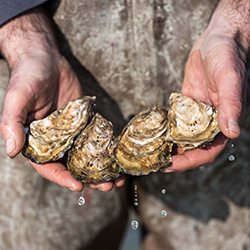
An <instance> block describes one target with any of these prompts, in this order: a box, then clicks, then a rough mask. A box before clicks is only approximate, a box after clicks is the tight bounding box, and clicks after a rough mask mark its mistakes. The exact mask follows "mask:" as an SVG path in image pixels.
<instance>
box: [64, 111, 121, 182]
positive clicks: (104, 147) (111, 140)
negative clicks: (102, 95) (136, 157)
mask: <svg viewBox="0 0 250 250" xmlns="http://www.w3.org/2000/svg"><path fill="white" fill-rule="evenodd" d="M114 147H115V137H114V133H113V126H112V124H111V123H110V122H108V121H107V120H106V119H105V118H103V117H102V116H101V115H100V114H98V113H96V114H95V116H94V117H93V119H92V121H91V123H90V124H89V125H88V126H87V127H86V128H85V129H84V130H83V131H82V132H81V134H80V135H79V136H78V137H77V138H76V140H75V142H74V145H73V147H72V149H71V150H70V151H69V158H68V162H67V166H68V170H69V172H70V173H71V175H72V177H73V178H74V179H76V180H78V181H81V182H84V183H95V182H101V181H110V180H113V179H116V178H118V177H119V176H120V175H122V174H123V171H122V170H121V168H120V167H119V166H118V165H117V164H116V161H115V158H114V155H113V150H114Z"/></svg>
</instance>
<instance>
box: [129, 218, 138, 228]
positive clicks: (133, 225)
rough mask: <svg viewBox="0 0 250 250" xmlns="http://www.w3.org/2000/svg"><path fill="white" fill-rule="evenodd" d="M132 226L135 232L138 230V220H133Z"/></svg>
mask: <svg viewBox="0 0 250 250" xmlns="http://www.w3.org/2000/svg"><path fill="white" fill-rule="evenodd" d="M130 225H131V228H132V229H133V230H136V229H138V227H139V223H138V221H137V220H132V221H131V224H130Z"/></svg>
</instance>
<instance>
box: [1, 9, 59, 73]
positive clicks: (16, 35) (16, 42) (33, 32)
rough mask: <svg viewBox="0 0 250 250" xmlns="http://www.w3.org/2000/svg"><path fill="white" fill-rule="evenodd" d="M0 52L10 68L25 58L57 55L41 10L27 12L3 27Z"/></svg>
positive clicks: (50, 32) (46, 20)
mask: <svg viewBox="0 0 250 250" xmlns="http://www.w3.org/2000/svg"><path fill="white" fill-rule="evenodd" d="M0 50H1V53H2V54H3V56H4V57H5V59H6V60H7V62H8V64H9V67H10V68H13V67H14V66H15V65H16V64H17V63H18V62H19V61H20V60H21V59H23V58H25V57H29V56H44V55H47V54H50V53H51V52H54V54H57V53H58V49H57V45H56V42H55V38H54V35H53V32H52V30H51V28H50V23H49V20H48V18H47V16H46V14H45V13H44V12H43V10H42V8H40V7H37V8H34V9H32V10H29V11H27V12H25V13H23V14H22V15H19V16H17V17H16V18H14V19H12V20H10V21H9V22H7V23H6V24H4V25H3V26H2V27H1V28H0ZM53 50H54V51H53Z"/></svg>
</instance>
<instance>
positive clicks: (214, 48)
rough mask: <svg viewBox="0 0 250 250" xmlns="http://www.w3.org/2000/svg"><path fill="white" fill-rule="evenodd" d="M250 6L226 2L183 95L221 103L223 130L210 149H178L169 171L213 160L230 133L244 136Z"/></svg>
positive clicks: (197, 51)
mask: <svg viewBox="0 0 250 250" xmlns="http://www.w3.org/2000/svg"><path fill="white" fill-rule="evenodd" d="M236 2H237V3H236ZM249 10H250V3H249V1H246V0H241V1H230V0H222V1H220V3H219V5H218V7H217V9H216V10H215V12H214V14H213V16H212V19H211V21H210V23H209V26H208V27H207V29H206V31H205V32H204V34H203V35H202V36H201V37H200V38H199V39H198V40H197V41H196V43H195V44H194V46H193V48H192V50H191V52H190V55H189V57H188V60H187V63H186V68H185V77H184V82H183V86H182V94H184V95H186V96H189V97H192V98H194V99H198V100H201V101H204V102H206V103H209V104H211V105H213V106H215V107H217V109H218V122H219V126H220V129H221V131H222V133H223V135H222V134H221V135H220V136H219V137H218V138H217V139H216V140H215V141H214V143H213V144H212V145H209V146H207V147H205V148H204V149H196V150H193V151H187V152H183V151H182V150H181V149H179V148H178V149H177V154H176V155H175V156H173V164H172V165H171V166H170V167H168V168H166V169H164V170H163V172H170V171H171V170H173V171H177V172H182V171H185V170H187V169H191V168H196V167H199V166H202V165H205V164H209V163H212V162H213V161H214V160H215V159H216V157H217V156H218V155H219V154H220V152H221V151H222V150H223V149H224V147H225V146H226V143H227V141H228V138H231V139H234V138H237V137H238V136H240V126H239V124H240V121H241V118H242V115H243V111H244V103H245V91H246V85H247V84H246V61H247V57H248V55H247V54H248V50H249V44H250V37H249V35H250V21H249V17H248V15H249Z"/></svg>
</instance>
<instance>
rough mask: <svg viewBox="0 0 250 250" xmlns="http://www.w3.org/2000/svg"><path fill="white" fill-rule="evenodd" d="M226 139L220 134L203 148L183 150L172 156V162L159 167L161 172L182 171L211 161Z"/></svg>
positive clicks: (223, 145) (219, 151)
mask: <svg viewBox="0 0 250 250" xmlns="http://www.w3.org/2000/svg"><path fill="white" fill-rule="evenodd" d="M227 142H228V139H227V138H226V137H225V136H224V135H222V134H220V135H219V136H218V138H217V139H216V140H215V141H214V142H213V144H211V145H208V146H206V147H205V148H198V149H195V150H191V151H185V152H184V153H183V154H177V155H174V156H172V164H171V165H170V166H169V167H167V168H163V169H161V171H162V172H163V173H167V172H170V171H175V172H183V171H186V170H188V169H193V168H197V167H200V166H204V165H207V164H210V163H212V162H213V161H214V160H215V159H216V157H218V155H219V154H220V153H221V152H222V150H223V149H224V148H225V146H226V144H227Z"/></svg>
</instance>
